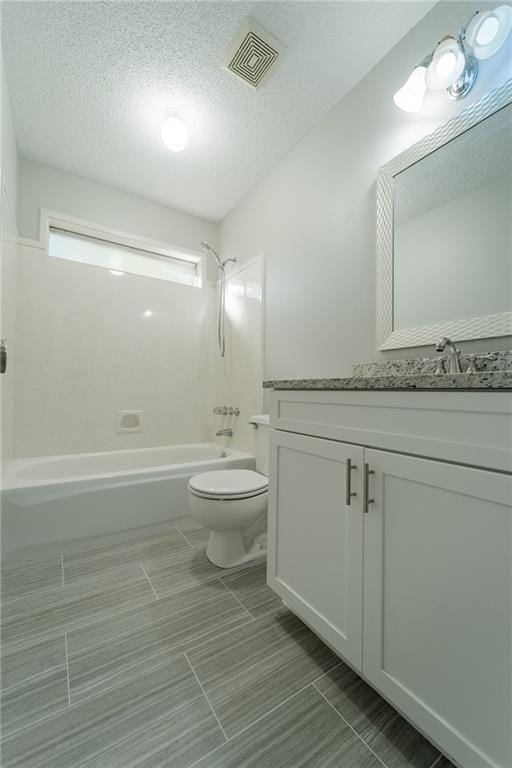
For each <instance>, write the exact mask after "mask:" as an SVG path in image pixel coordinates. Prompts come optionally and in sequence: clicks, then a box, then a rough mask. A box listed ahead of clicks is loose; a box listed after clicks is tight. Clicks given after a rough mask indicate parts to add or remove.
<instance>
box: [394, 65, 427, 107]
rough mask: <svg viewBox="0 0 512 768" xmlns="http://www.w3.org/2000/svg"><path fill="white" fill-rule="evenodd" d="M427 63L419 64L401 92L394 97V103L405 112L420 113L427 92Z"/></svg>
mask: <svg viewBox="0 0 512 768" xmlns="http://www.w3.org/2000/svg"><path fill="white" fill-rule="evenodd" d="M427 64H428V63H427V62H426V61H423V62H422V63H421V64H418V66H417V67H415V68H414V69H413V71H412V73H411V74H410V75H409V77H408V78H407V80H406V81H405V83H404V84H403V85H402V87H401V88H400V90H399V91H397V92H396V93H395V95H394V96H393V101H394V102H395V104H396V106H397V107H399V109H403V111H404V112H419V111H420V109H421V108H422V106H423V99H424V98H425V93H426V91H427V81H426V74H427Z"/></svg>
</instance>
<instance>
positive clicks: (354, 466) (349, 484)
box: [345, 459, 357, 507]
mask: <svg viewBox="0 0 512 768" xmlns="http://www.w3.org/2000/svg"><path fill="white" fill-rule="evenodd" d="M345 468H346V472H347V481H346V483H345V489H346V490H345V493H346V496H345V504H346V505H347V507H350V505H351V504H352V498H353V497H354V496H357V493H356V492H355V491H353V490H352V475H351V472H352V470H353V469H357V464H352V459H347V463H346V467H345Z"/></svg>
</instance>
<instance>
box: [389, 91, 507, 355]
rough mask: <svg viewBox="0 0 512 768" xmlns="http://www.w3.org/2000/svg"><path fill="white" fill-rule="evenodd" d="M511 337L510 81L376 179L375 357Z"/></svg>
mask: <svg viewBox="0 0 512 768" xmlns="http://www.w3.org/2000/svg"><path fill="white" fill-rule="evenodd" d="M508 335H512V80H509V81H507V83H506V84H505V85H504V86H502V87H501V88H498V89H496V90H495V91H492V92H490V93H489V94H488V95H487V96H485V97H484V98H483V99H482V100H481V101H479V102H477V103H475V104H472V105H471V106H470V107H468V108H467V109H466V110H464V111H463V112H462V113H461V114H460V115H458V116H457V117H456V118H454V119H452V120H450V121H449V122H448V123H446V124H445V125H443V126H441V127H440V128H438V129H437V130H436V131H434V133H432V134H431V135H430V136H427V137H426V138H424V139H422V140H421V141H419V142H418V143H417V144H414V145H413V146H412V147H410V148H409V149H407V150H406V151H405V152H402V153H401V154H400V155H398V156H397V157H395V158H394V159H393V160H391V161H390V162H389V163H387V164H386V165H384V166H383V167H382V168H381V169H380V170H379V174H378V179H377V344H378V347H379V349H401V348H405V347H414V346H421V345H424V344H434V343H435V342H436V341H437V339H438V338H439V337H440V336H449V337H450V338H452V339H453V340H456V341H460V340H463V339H478V338H490V337H497V336H508Z"/></svg>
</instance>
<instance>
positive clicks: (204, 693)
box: [183, 653, 229, 741]
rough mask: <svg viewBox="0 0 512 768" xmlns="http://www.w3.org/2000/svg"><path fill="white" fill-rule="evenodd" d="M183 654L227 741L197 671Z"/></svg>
mask: <svg viewBox="0 0 512 768" xmlns="http://www.w3.org/2000/svg"><path fill="white" fill-rule="evenodd" d="M183 656H184V657H185V659H186V660H187V664H188V665H189V667H190V669H191V671H192V674H193V675H194V677H195V679H196V682H197V684H198V686H199V687H200V689H201V693H202V694H203V696H204V698H205V699H206V701H207V703H208V706H209V707H210V709H211V711H212V714H213V716H214V718H215V719H216V721H217V723H218V726H219V728H220V730H221V732H222V735H223V736H224V738H225V739H226V741H229V739H228V735H227V733H226V731H225V730H224V727H223V725H222V723H221V721H220V720H219V718H218V717H217V713H216V712H215V710H214V708H213V705H212V703H211V701H210V699H209V698H208V696H207V695H206V691H205V689H204V688H203V684H202V683H201V681H200V679H199V677H198V676H197V672H196V671H195V669H194V667H193V666H192V662H191V661H190V659H189V657H188V656H187V654H186V653H184V654H183Z"/></svg>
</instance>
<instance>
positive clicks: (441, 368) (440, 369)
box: [436, 356, 446, 376]
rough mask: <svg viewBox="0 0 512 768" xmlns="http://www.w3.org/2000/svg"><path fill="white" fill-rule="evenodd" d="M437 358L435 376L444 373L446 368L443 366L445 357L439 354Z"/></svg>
mask: <svg viewBox="0 0 512 768" xmlns="http://www.w3.org/2000/svg"><path fill="white" fill-rule="evenodd" d="M437 360H438V363H437V368H436V376H437V375H439V374H440V373H446V369H445V367H444V363H445V358H444V357H442V356H441V357H438V358H437Z"/></svg>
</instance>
